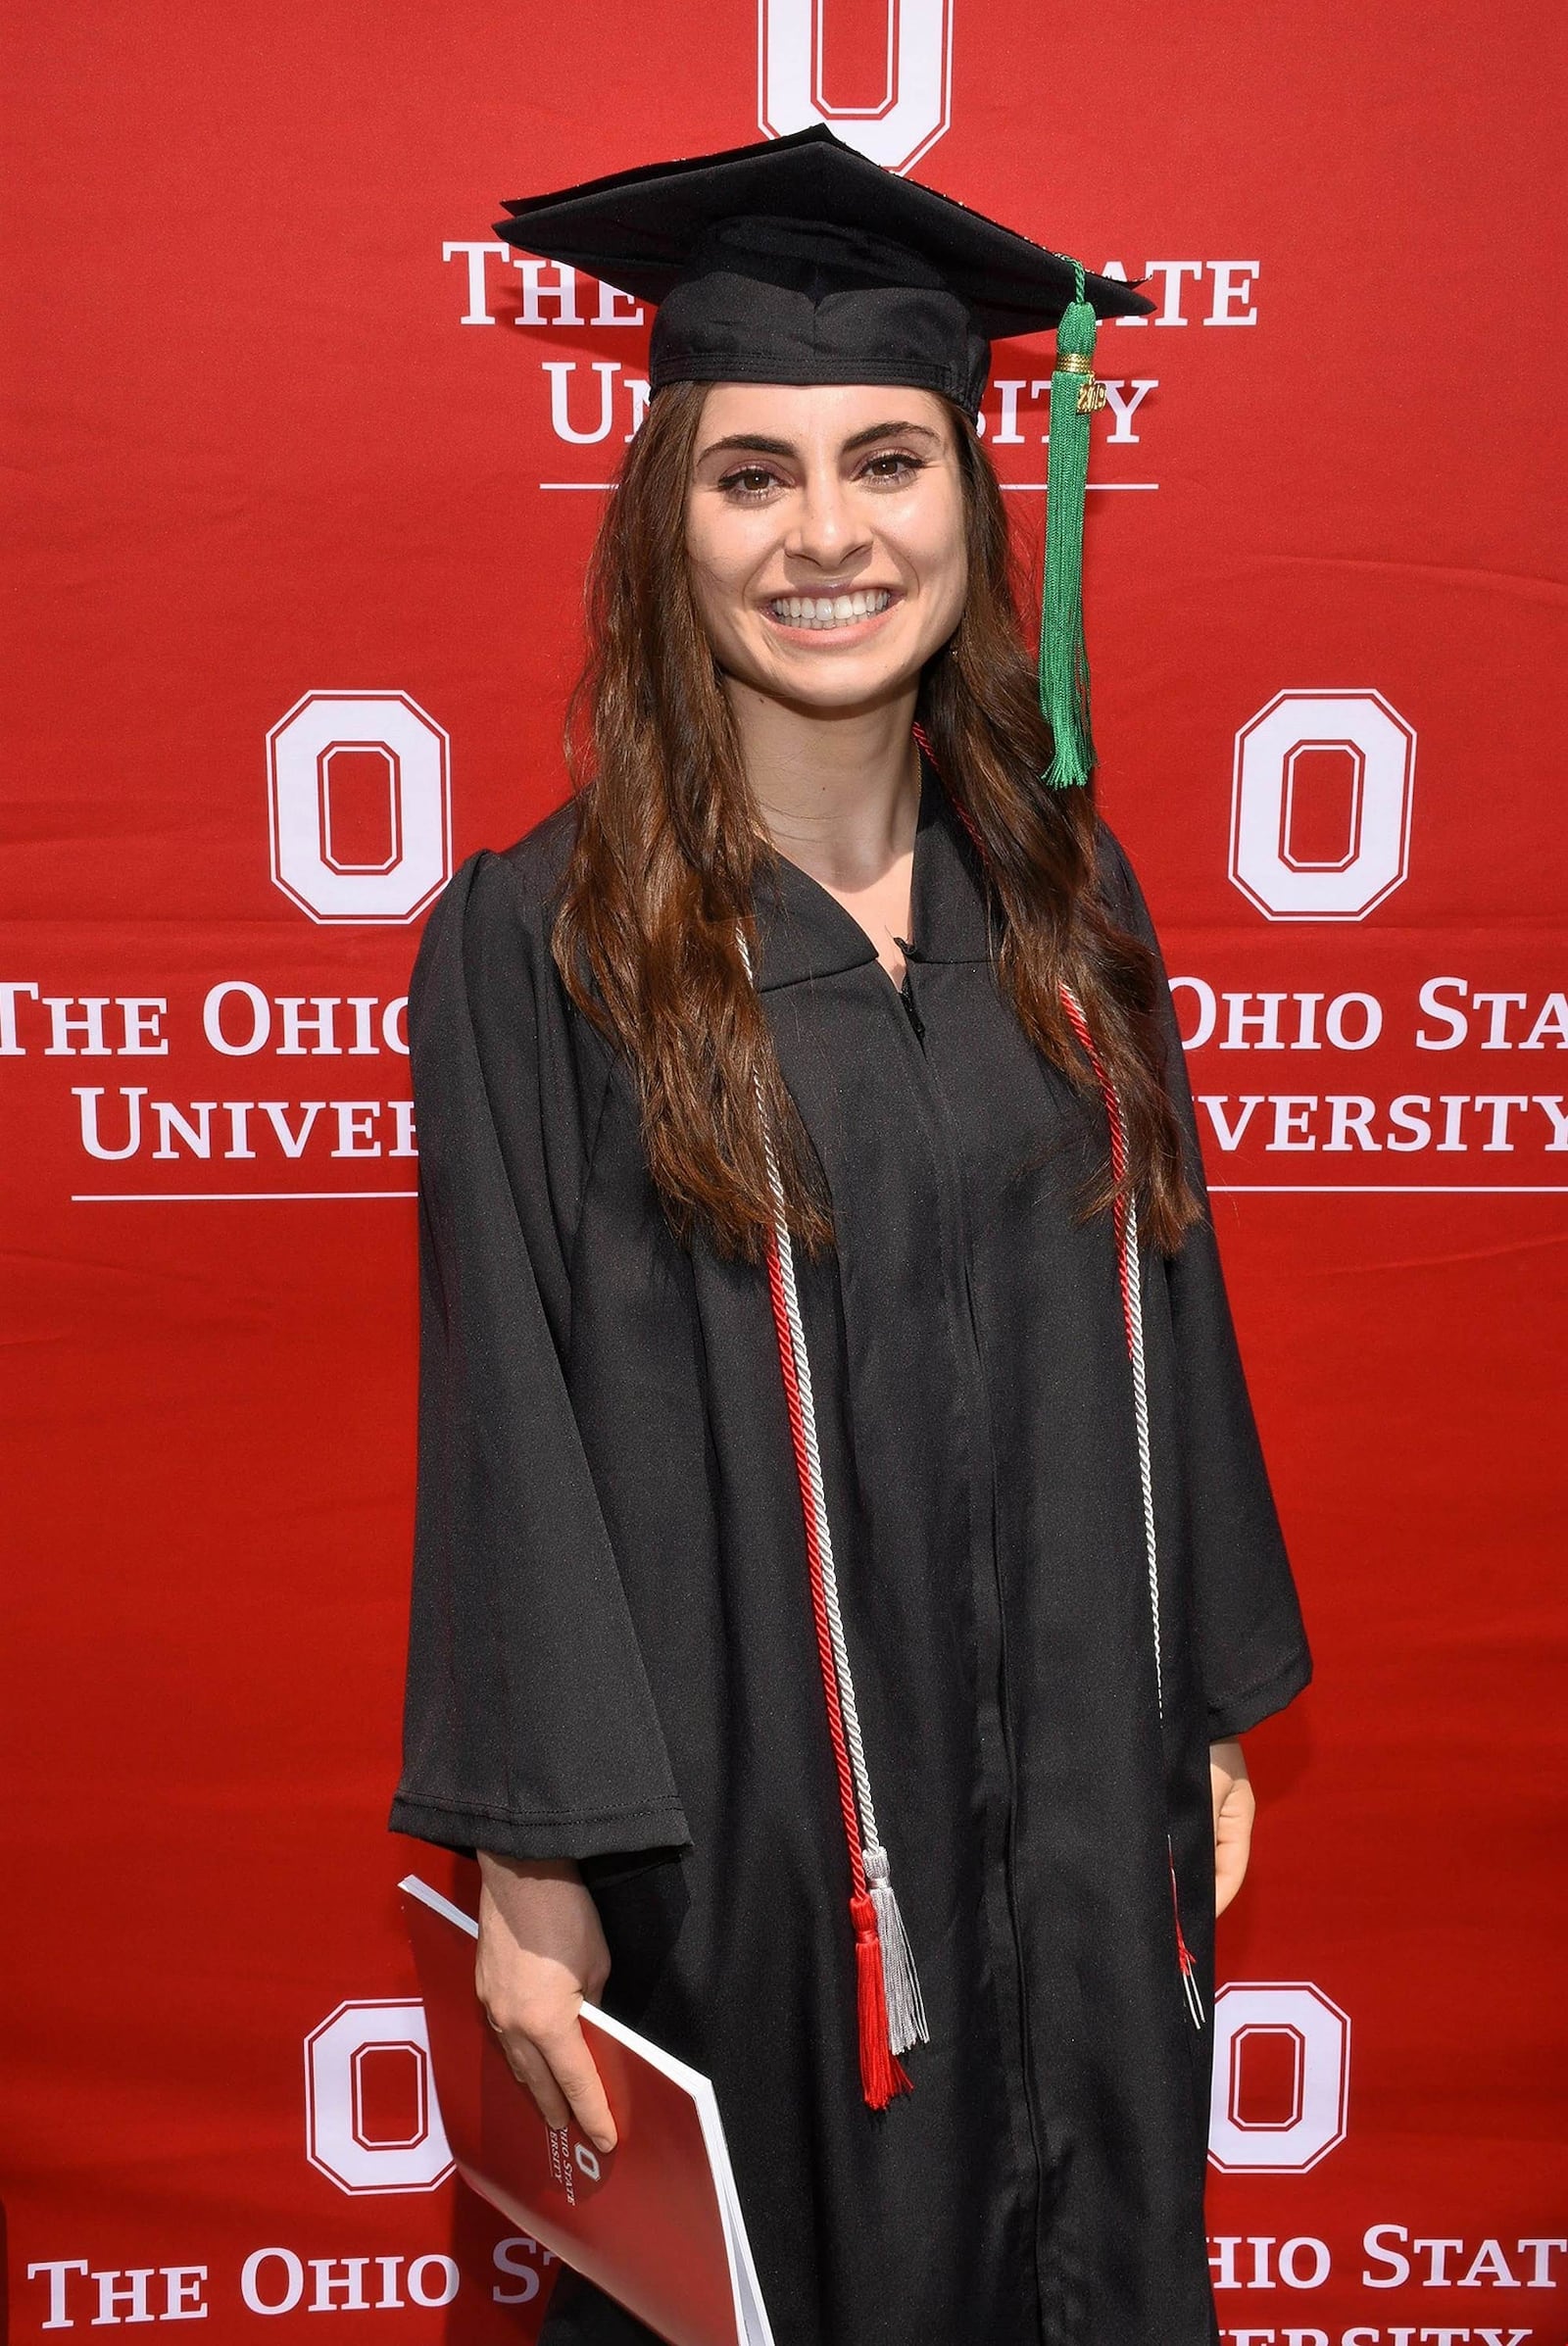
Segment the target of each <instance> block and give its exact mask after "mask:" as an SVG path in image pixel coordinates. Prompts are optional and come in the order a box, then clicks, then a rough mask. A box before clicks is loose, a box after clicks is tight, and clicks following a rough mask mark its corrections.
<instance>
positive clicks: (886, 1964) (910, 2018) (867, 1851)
mask: <svg viewBox="0 0 1568 2346" xmlns="http://www.w3.org/2000/svg"><path fill="white" fill-rule="evenodd" d="M740 946H741V957H742V959H743V960H744V962H745V964H746V970H747V975H748V976H750V975H751V973H752V957H751V954H750V953H749V952H748V951H747V947H746V939H745V936H744V934H742V935H741V940H740ZM757 1108H758V1114H759V1117H760V1120H761V1126H762V1148H763V1151H764V1153H765V1156H766V1161H767V1182H768V1191H769V1195H770V1197H771V1200H772V1207H773V1241H774V1245H775V1246H776V1248H777V1251H778V1266H779V1274H780V1278H781V1281H782V1285H783V1289H784V1316H785V1319H786V1321H787V1323H788V1326H789V1335H790V1350H791V1352H792V1354H793V1355H794V1366H795V1381H796V1386H797V1388H798V1390H799V1393H800V1397H801V1420H802V1430H803V1435H804V1439H805V1443H806V1459H807V1481H808V1487H809V1493H810V1505H811V1517H812V1522H813V1525H814V1528H815V1532H816V1543H817V1550H818V1553H819V1555H820V1557H821V1560H822V1598H823V1603H824V1606H825V1608H826V1611H827V1626H828V1642H829V1644H830V1645H831V1647H832V1649H833V1671H834V1676H835V1677H836V1679H837V1680H838V1689H839V1709H840V1711H841V1713H842V1715H843V1720H844V1740H845V1743H846V1745H847V1746H848V1748H849V1754H850V1770H851V1774H852V1775H853V1777H854V1779H855V1805H856V1808H857V1811H858V1816H859V1820H860V1859H861V1863H862V1864H863V1866H864V1868H865V1881H866V1887H867V1889H868V1890H869V1891H870V1893H871V1900H872V1904H873V1905H874V1906H875V1908H876V1918H877V1932H878V1936H879V1938H880V1940H881V1947H882V1975H883V1985H884V1987H885V1990H886V1993H887V2006H888V2041H889V2043H890V2045H891V2047H892V2049H893V2051H894V2052H895V2053H904V2052H907V2050H908V2049H909V2047H910V2045H912V2044H914V2043H916V2042H918V2043H921V2044H924V2043H927V2042H928V2041H929V2034H928V2030H927V2027H926V2017H925V2001H924V1998H923V1997H922V1995H921V1993H920V1980H919V1976H918V1974H917V1973H916V1971H915V1968H914V1957H913V1954H912V1953H911V1951H910V1948H909V1942H908V1936H907V1932H906V1931H905V1928H904V1918H903V1916H902V1915H901V1913H900V1912H899V1904H898V1899H897V1898H896V1896H895V1895H894V1890H893V1883H892V1880H891V1878H890V1869H889V1865H888V1855H887V1851H886V1850H885V1849H884V1848H883V1846H882V1844H881V1841H880V1840H879V1839H878V1837H877V1830H876V1809H875V1806H874V1804H873V1802H872V1799H871V1778H870V1772H869V1770H868V1769H867V1767H866V1764H865V1745H864V1742H863V1741H862V1739H861V1735H860V1717H859V1711H858V1708H857V1705H856V1700H855V1681H854V1679H853V1678H852V1676H851V1674H850V1654H849V1647H848V1645H847V1643H846V1641H845V1637H844V1616H843V1613H842V1611H841V1610H840V1606H839V1584H838V1572H837V1568H836V1566H835V1564H834V1560H833V1535H832V1532H831V1530H830V1528H829V1525H828V1515H827V1490H826V1486H825V1485H824V1483H823V1480H822V1456H821V1451H820V1449H819V1447H818V1444H817V1439H816V1403H815V1400H814V1398H813V1395H812V1391H811V1362H810V1355H809V1352H808V1350H807V1348H806V1324H805V1322H804V1320H803V1319H802V1317H801V1300H800V1294H799V1291H798V1289H797V1287H796V1283H795V1248H794V1246H793V1244H792V1243H791V1239H790V1231H789V1223H788V1221H787V1220H786V1218H785V1213H784V1188H783V1183H782V1182H781V1181H780V1179H779V1170H778V1160H777V1158H776V1157H775V1155H774V1153H773V1142H772V1137H771V1135H770V1134H769V1132H768V1129H767V1117H766V1111H765V1107H764V1103H763V1099H762V1085H761V1078H760V1076H759V1077H758V1079H757Z"/></svg>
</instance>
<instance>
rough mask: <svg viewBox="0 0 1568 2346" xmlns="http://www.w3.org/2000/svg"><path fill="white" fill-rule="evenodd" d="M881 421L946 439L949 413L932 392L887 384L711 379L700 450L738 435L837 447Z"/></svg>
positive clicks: (700, 433) (698, 439) (698, 445)
mask: <svg viewBox="0 0 1568 2346" xmlns="http://www.w3.org/2000/svg"><path fill="white" fill-rule="evenodd" d="M884 423H907V424H914V425H919V426H922V427H923V428H924V429H925V430H927V431H930V432H935V433H936V434H937V436H938V437H939V438H940V439H941V440H943V441H946V440H947V439H948V438H949V436H950V427H949V420H948V412H947V408H946V406H945V405H944V403H943V402H942V401H941V400H940V399H938V398H937V396H936V394H935V393H934V392H931V391H914V390H909V389H907V388H906V387H904V386H903V385H901V384H892V385H890V384H887V383H714V384H712V385H711V388H710V390H709V393H708V397H707V399H706V400H705V401H704V403H703V414H702V420H701V422H700V424H699V426H698V433H697V447H698V450H699V452H701V451H702V450H703V449H704V448H706V447H707V446H708V445H709V444H710V442H711V441H713V440H719V439H729V438H731V437H732V436H734V435H736V434H747V435H752V434H755V435H757V436H758V437H759V438H761V439H768V440H777V441H788V442H789V443H790V445H791V446H792V447H799V448H805V447H829V446H831V447H837V446H839V445H840V444H842V442H844V441H845V440H849V439H853V438H854V437H855V436H856V435H857V434H858V433H860V432H864V431H869V430H872V429H874V428H875V427H876V426H878V425H880V424H884Z"/></svg>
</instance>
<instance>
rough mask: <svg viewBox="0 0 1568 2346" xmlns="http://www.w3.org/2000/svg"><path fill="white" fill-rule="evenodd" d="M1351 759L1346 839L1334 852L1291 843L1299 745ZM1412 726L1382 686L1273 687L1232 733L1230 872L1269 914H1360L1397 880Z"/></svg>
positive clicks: (1403, 847)
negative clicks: (1317, 852) (1318, 852)
mask: <svg viewBox="0 0 1568 2346" xmlns="http://www.w3.org/2000/svg"><path fill="white" fill-rule="evenodd" d="M1325 751H1327V752H1330V753H1338V754H1339V756H1340V757H1341V758H1344V759H1345V761H1346V763H1347V765H1348V779H1349V784H1350V823H1349V837H1348V847H1347V850H1346V852H1345V853H1344V854H1343V855H1336V856H1335V857H1333V858H1332V859H1328V860H1324V859H1318V858H1311V857H1308V856H1305V855H1300V854H1299V853H1298V851H1297V849H1296V847H1295V846H1294V844H1293V835H1294V832H1295V828H1296V815H1297V803H1296V792H1297V781H1298V767H1299V760H1300V758H1301V756H1302V753H1303V752H1305V753H1307V754H1309V755H1310V754H1312V753H1317V754H1318V755H1320V756H1321V755H1322V753H1324V752H1325ZM1414 780H1415V734H1414V732H1413V730H1412V729H1411V727H1410V726H1408V725H1407V724H1406V723H1405V721H1404V719H1403V717H1401V716H1400V715H1398V714H1397V711H1396V710H1395V709H1391V708H1390V707H1389V704H1388V702H1387V701H1385V700H1384V698H1383V696H1382V694H1381V693H1371V692H1367V693H1346V692H1320V693H1277V694H1276V695H1275V697H1274V699H1273V700H1272V701H1270V703H1269V705H1268V707H1267V708H1266V709H1259V710H1258V712H1257V714H1256V716H1255V717H1253V718H1251V719H1250V722H1249V723H1248V724H1245V725H1244V726H1243V727H1242V729H1241V731H1240V732H1239V733H1238V734H1237V736H1236V765H1235V774H1234V778H1233V781H1232V785H1231V871H1230V876H1231V878H1232V879H1233V880H1234V881H1235V883H1236V885H1237V887H1238V888H1239V889H1240V890H1241V891H1242V894H1243V895H1244V896H1248V897H1250V898H1251V900H1252V903H1253V904H1256V905H1257V906H1258V908H1259V909H1260V910H1261V911H1263V912H1266V913H1267V914H1268V917H1269V918H1270V920H1363V919H1364V918H1365V917H1366V915H1367V913H1368V912H1370V911H1371V909H1372V907H1373V905H1374V904H1382V902H1383V899H1384V898H1385V897H1386V896H1389V895H1392V893H1393V891H1394V890H1395V889H1396V888H1397V887H1398V885H1399V882H1400V881H1401V880H1402V879H1403V878H1404V876H1405V871H1406V867H1407V859H1408V855H1409V848H1410V800H1411V793H1412V787H1413V784H1414Z"/></svg>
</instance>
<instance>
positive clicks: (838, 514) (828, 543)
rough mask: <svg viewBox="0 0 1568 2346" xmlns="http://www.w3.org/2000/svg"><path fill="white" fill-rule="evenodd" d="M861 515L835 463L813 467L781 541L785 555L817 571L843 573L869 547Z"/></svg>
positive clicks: (867, 532) (867, 535)
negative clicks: (810, 565) (848, 563)
mask: <svg viewBox="0 0 1568 2346" xmlns="http://www.w3.org/2000/svg"><path fill="white" fill-rule="evenodd" d="M870 542H871V541H870V533H869V531H868V530H867V529H866V526H865V521H864V516H863V515H862V514H861V513H858V512H857V511H856V507H855V502H854V500H853V499H852V498H851V496H850V494H849V491H848V489H847V487H846V484H845V483H844V481H843V480H841V479H840V477H839V471H838V466H837V465H836V464H813V465H811V466H810V467H809V470H808V472H807V475H806V478H805V481H804V483H803V484H802V490H801V496H800V499H799V501H798V503H797V505H796V509H795V513H794V514H793V516H792V525H791V528H790V530H789V532H788V535H787V536H786V538H785V541H784V552H785V554H786V555H788V556H790V557H792V558H794V559H798V560H799V561H801V562H810V563H811V564H812V565H813V567H814V568H816V569H819V570H842V569H843V568H844V566H845V564H846V562H850V561H852V560H853V559H854V558H855V557H856V556H857V555H859V554H863V553H864V552H865V550H866V548H867V547H868V546H869V544H870Z"/></svg>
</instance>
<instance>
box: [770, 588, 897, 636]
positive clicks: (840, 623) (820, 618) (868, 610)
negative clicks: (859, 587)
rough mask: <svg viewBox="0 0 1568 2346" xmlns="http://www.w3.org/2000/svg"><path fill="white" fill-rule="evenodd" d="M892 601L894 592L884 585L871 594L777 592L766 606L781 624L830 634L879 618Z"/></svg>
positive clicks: (771, 616) (781, 625)
mask: <svg viewBox="0 0 1568 2346" xmlns="http://www.w3.org/2000/svg"><path fill="white" fill-rule="evenodd" d="M892 601H893V597H892V595H891V593H890V592H889V591H888V589H887V588H886V587H882V588H878V589H876V590H875V591H874V592H872V593H870V594H865V593H857V594H854V595H775V596H774V597H773V599H772V601H771V602H770V603H768V604H766V605H765V606H764V609H765V610H766V611H767V615H768V617H769V618H770V619H773V620H775V621H776V622H777V624H778V625H779V626H780V627H808V628H813V629H818V630H820V631H822V632H823V633H828V632H830V631H831V630H832V629H833V628H835V627H853V626H855V625H856V624H857V622H858V621H859V620H863V619H874V618H877V617H879V616H880V614H881V613H882V612H883V611H886V610H887V609H888V606H889V605H890V604H891V603H892Z"/></svg>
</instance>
